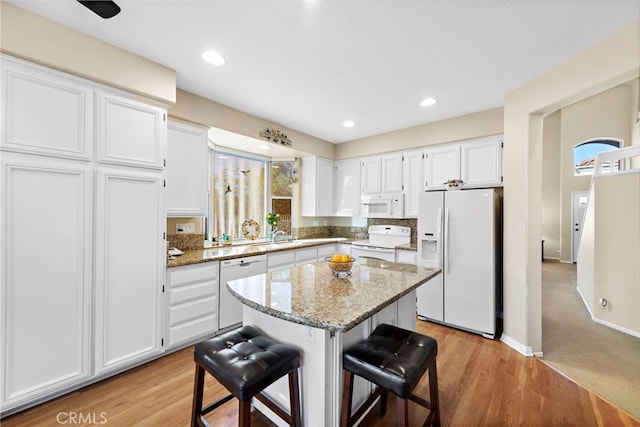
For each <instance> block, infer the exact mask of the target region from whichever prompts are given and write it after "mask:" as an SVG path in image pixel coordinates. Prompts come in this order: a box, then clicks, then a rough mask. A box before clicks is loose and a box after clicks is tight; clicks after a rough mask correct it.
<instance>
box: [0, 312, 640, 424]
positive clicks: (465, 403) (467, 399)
mask: <svg viewBox="0 0 640 427" xmlns="http://www.w3.org/2000/svg"><path fill="white" fill-rule="evenodd" d="M417 331H418V332H420V333H424V334H427V335H430V336H432V337H434V338H435V339H436V340H437V341H438V359H437V364H438V381H439V384H438V386H439V390H440V405H441V406H440V411H441V420H442V425H444V426H515V425H518V426H520V425H525V426H545V427H546V426H556V425H558V426H560V425H561V426H581V427H583V426H638V427H640V420H637V419H635V418H633V417H631V416H629V415H628V414H626V413H624V412H623V411H621V410H619V409H618V408H616V407H615V406H613V405H611V404H609V403H608V402H606V401H604V400H603V399H601V398H600V397H598V396H597V395H595V394H593V393H591V392H590V391H588V390H586V389H585V388H583V387H581V386H580V385H578V384H576V383H574V382H573V381H571V380H570V379H568V378H566V377H565V376H563V375H562V374H560V373H558V372H556V371H555V370H553V369H552V368H550V367H549V366H547V365H546V364H545V363H543V362H542V361H540V360H539V359H536V358H533V357H524V356H522V355H521V354H519V353H518V352H516V351H515V350H513V349H511V348H510V347H508V346H507V345H506V344H503V343H502V342H500V341H497V340H495V341H491V340H488V339H485V338H482V337H480V336H477V335H473V334H469V333H466V332H462V331H458V330H455V329H451V328H446V327H443V326H440V325H436V324H432V323H428V322H422V321H418V325H417ZM192 351H193V350H192V348H187V349H184V350H181V351H179V352H176V353H173V354H171V355H168V356H166V357H164V358H162V359H160V360H157V361H154V362H151V363H148V364H146V365H144V366H141V367H139V368H136V369H134V370H131V371H129V372H125V373H123V374H120V375H118V376H116V377H113V378H110V379H107V380H104V381H102V382H100V383H97V384H94V385H91V386H89V387H86V388H84V389H82V390H79V391H77V392H73V393H70V394H68V395H65V396H62V397H60V398H58V399H55V400H53V401H51V402H48V403H44V404H42V405H40V406H37V407H35V408H32V409H30V410H26V411H24V412H21V413H18V414H15V415H13V416H10V417H8V418H6V419H3V420H2V422H1V424H2V427H18V426H20V427H22V426H38V427H39V426H57V425H73V426H79V425H106V426H127V427H129V426H162V427H165V426H181V427H184V426H188V425H189V418H190V415H191V398H192V392H193V376H194V370H195V366H194V363H193V359H192ZM427 377H428V376H427V375H425V376H424V378H423V381H422V382H421V383H420V384H419V385H418V390H417V393H418V394H419V395H421V396H424V397H427V396H428V380H427ZM224 393H225V391H224V389H223V388H222V387H221V386H220V385H219V384H218V383H217V382H215V381H214V380H212V378H211V377H210V376H207V377H206V389H205V401H210V400H213V399H214V398H215V397H217V396H220V395H222V394H224ZM389 399H390V400H391V401H390V402H389V405H388V410H387V414H386V416H385V417H384V418H380V416H379V409H378V408H374V410H373V411H371V412H370V413H369V414H368V415H367V417H366V418H365V419H364V421H363V423H362V424H361V425H363V426H389V425H394V424H395V402H394V401H393V400H394V399H395V398H394V397H393V396H392V395H391V396H390V398H389ZM409 412H410V423H411V424H412V425H418V424H419V425H421V424H422V420H423V419H424V416H425V413H426V410H425V409H422V408H420V407H419V406H417V405H415V404H413V403H410V407H409ZM72 417H75V418H72ZM207 419H208V420H209V421H210V422H211V425H212V426H236V425H237V401H235V400H232V401H231V402H229V403H227V404H226V405H224V406H223V407H222V408H219V409H218V410H216V411H214V412H213V413H211V414H209V415H208V416H207ZM72 421H75V422H72ZM80 421H82V422H80ZM252 425H253V426H257V427H261V426H262V427H264V426H272V425H273V424H271V422H270V421H269V420H267V419H266V418H264V417H263V416H262V415H261V414H259V413H257V412H255V411H254V412H253V414H252ZM310 427H316V426H310ZM318 427H324V426H318Z"/></svg>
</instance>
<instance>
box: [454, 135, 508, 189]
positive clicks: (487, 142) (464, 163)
mask: <svg viewBox="0 0 640 427" xmlns="http://www.w3.org/2000/svg"><path fill="white" fill-rule="evenodd" d="M502 139H503V137H502V135H497V136H490V137H487V138H481V139H477V140H473V141H468V142H465V143H463V144H462V145H461V150H462V159H461V179H462V180H463V181H464V187H467V188H469V187H495V186H500V185H502Z"/></svg>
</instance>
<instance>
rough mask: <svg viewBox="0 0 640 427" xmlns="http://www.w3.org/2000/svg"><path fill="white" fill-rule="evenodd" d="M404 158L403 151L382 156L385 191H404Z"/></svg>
mask: <svg viewBox="0 0 640 427" xmlns="http://www.w3.org/2000/svg"><path fill="white" fill-rule="evenodd" d="M402 160H403V156H402V154H401V153H396V154H387V155H384V156H382V157H381V158H380V164H381V168H382V192H383V193H399V192H401V191H402V163H403V161H402Z"/></svg>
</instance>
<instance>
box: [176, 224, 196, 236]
mask: <svg viewBox="0 0 640 427" xmlns="http://www.w3.org/2000/svg"><path fill="white" fill-rule="evenodd" d="M193 232H195V226H194V225H193V223H187V224H176V234H184V233H193Z"/></svg>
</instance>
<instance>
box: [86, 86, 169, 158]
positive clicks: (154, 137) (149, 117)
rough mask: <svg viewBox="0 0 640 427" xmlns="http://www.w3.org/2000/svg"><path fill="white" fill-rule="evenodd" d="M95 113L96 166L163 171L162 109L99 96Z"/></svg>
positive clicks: (105, 95)
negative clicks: (109, 165) (101, 164)
mask: <svg viewBox="0 0 640 427" xmlns="http://www.w3.org/2000/svg"><path fill="white" fill-rule="evenodd" d="M97 112H98V114H97V126H98V134H97V140H98V141H97V142H98V156H97V157H98V161H99V162H101V163H110V164H116V165H127V166H138V167H145V168H153V169H162V168H163V167H164V159H165V150H166V138H167V122H166V112H165V111H164V110H163V109H161V108H156V107H153V106H151V105H147V104H143V103H141V102H137V101H132V100H130V99H127V98H123V97H121V96H116V95H111V94H106V93H100V94H98V107H97Z"/></svg>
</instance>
